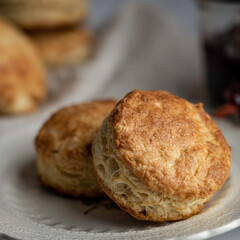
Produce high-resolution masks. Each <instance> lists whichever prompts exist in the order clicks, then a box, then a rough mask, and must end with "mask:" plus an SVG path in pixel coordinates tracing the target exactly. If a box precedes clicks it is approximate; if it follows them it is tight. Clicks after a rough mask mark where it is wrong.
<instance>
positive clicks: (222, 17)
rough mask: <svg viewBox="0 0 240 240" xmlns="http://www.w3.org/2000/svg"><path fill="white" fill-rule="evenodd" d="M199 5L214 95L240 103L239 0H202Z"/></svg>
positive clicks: (217, 101)
mask: <svg viewBox="0 0 240 240" xmlns="http://www.w3.org/2000/svg"><path fill="white" fill-rule="evenodd" d="M199 6H200V21H201V22H200V23H201V24H200V27H201V31H202V37H203V47H204V52H205V60H206V77H207V83H208V88H209V90H210V91H209V92H210V96H211V99H212V101H213V102H214V103H215V104H218V105H222V104H226V103H231V104H233V105H235V106H238V107H240V0H239V1H231V0H230V1H216V0H215V1H214V0H202V1H199Z"/></svg>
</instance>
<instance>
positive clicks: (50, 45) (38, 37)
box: [30, 28, 93, 67]
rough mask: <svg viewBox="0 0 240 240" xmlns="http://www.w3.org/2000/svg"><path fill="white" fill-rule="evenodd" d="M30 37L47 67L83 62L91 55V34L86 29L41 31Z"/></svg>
mask: <svg viewBox="0 0 240 240" xmlns="http://www.w3.org/2000/svg"><path fill="white" fill-rule="evenodd" d="M30 36H31V38H32V40H33V42H34V43H35V45H36V47H37V48H38V50H39V53H40V55H41V56H42V59H43V60H44V62H45V63H46V64H47V66H49V67H56V66H61V65H67V64H73V63H79V62H83V61H85V60H86V59H87V58H88V57H89V56H90V55H91V53H92V48H93V34H92V32H90V31H89V30H86V29H78V28H72V29H64V30H55V31H45V32H43V31H41V32H34V33H32V34H30Z"/></svg>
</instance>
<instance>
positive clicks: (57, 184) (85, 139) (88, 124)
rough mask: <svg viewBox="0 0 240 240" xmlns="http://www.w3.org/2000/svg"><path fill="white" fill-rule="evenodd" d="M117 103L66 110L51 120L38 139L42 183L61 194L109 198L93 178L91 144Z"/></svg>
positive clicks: (83, 105) (101, 103)
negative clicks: (104, 196)
mask: <svg viewBox="0 0 240 240" xmlns="http://www.w3.org/2000/svg"><path fill="white" fill-rule="evenodd" d="M116 103H117V102H116V101H115V100H95V101H92V102H86V103H82V104H79V105H73V106H69V107H65V108H63V109H60V110H59V111H57V112H56V113H55V114H54V115H53V116H51V117H50V119H48V120H47V121H46V123H45V124H44V125H43V127H42V128H41V129H40V131H39V133H38V135H37V137H36V139H35V148H36V153H37V170H38V175H39V177H40V180H41V181H42V182H43V183H44V184H45V185H47V186H49V187H50V188H52V189H54V190H55V191H57V192H60V193H63V194H66V195H70V196H74V197H79V196H82V195H83V196H86V197H98V196H102V195H105V194H104V193H103V191H102V190H101V188H100V186H99V185H98V182H97V180H96V178H95V177H94V174H93V168H92V153H91V144H92V140H93V138H94V136H95V134H96V132H97V129H98V128H99V127H100V126H101V123H102V121H103V120H104V118H105V117H106V116H107V114H109V113H110V112H111V110H112V109H113V107H114V106H115V104H116Z"/></svg>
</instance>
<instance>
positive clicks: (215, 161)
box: [92, 90, 231, 222]
mask: <svg viewBox="0 0 240 240" xmlns="http://www.w3.org/2000/svg"><path fill="white" fill-rule="evenodd" d="M92 150H93V164H94V168H95V172H96V176H97V178H98V181H99V183H100V185H101V187H102V189H103V190H104V191H105V192H106V193H107V194H108V195H109V196H110V197H111V198H112V199H113V200H114V201H115V202H116V203H117V204H118V205H119V207H120V208H122V209H123V210H124V211H126V212H128V213H129V214H131V215H132V216H134V217H135V218H137V219H140V220H151V221H157V222H164V221H173V220H181V219H186V218H189V217H191V216H192V215H194V214H196V213H198V212H199V211H200V210H201V209H202V208H203V206H204V204H205V203H206V202H208V201H209V200H210V198H211V196H212V195H213V194H214V193H215V192H216V191H217V190H219V189H220V188H221V187H222V185H223V184H224V182H225V180H226V179H227V177H228V175H229V170H230V165H231V158H230V155H231V148H230V147H229V146H228V144H227V142H226V140H225V138H224V136H223V134H222V132H221V130H219V128H218V127H217V125H216V124H215V123H214V121H213V120H212V119H211V118H210V116H209V115H207V114H206V113H205V111H204V110H203V108H202V105H201V104H196V105H194V104H191V103H189V102H188V101H186V100H184V99H182V98H179V97H177V96H175V95H173V94H170V93H167V92H165V91H140V90H136V91H133V92H131V93H129V94H127V95H126V96H125V97H124V98H123V99H122V100H120V101H119V103H118V104H117V105H116V106H115V108H114V109H113V111H112V112H111V114H110V115H109V116H108V117H107V118H106V119H105V120H104V122H103V124H102V126H101V127H100V129H99V130H98V133H97V135H96V137H95V139H94V142H93V149H92Z"/></svg>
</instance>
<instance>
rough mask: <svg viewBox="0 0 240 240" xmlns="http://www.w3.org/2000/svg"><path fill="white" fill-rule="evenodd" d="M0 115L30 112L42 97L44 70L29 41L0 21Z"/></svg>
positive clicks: (44, 92)
mask: <svg viewBox="0 0 240 240" xmlns="http://www.w3.org/2000/svg"><path fill="white" fill-rule="evenodd" d="M0 34H1V38H0V56H1V57H0V113H4V114H6V113H7V114H19V113H25V112H29V111H32V110H34V109H35V108H36V107H37V106H38V104H39V103H40V102H41V101H42V100H43V99H44V97H45V95H46V83H45V77H46V76H45V75H46V73H45V68H44V65H43V63H42V61H41V59H40V57H39V56H38V54H37V51H36V49H35V47H34V46H33V44H32V42H31V41H30V40H29V39H28V38H27V37H26V36H25V35H24V34H23V33H21V32H20V31H19V30H18V29H16V28H15V27H14V26H12V25H10V24H9V23H7V22H6V21H5V20H3V19H0Z"/></svg>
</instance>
